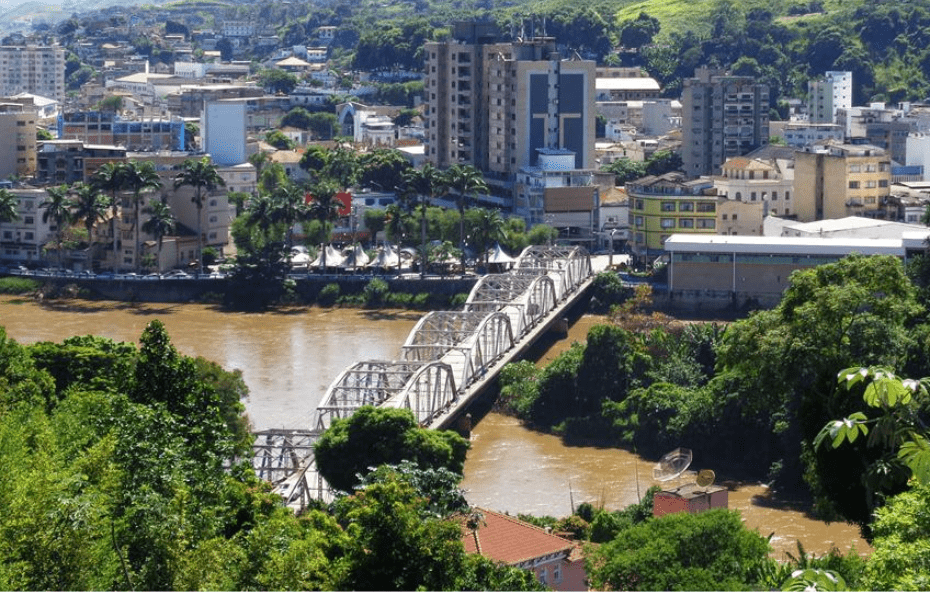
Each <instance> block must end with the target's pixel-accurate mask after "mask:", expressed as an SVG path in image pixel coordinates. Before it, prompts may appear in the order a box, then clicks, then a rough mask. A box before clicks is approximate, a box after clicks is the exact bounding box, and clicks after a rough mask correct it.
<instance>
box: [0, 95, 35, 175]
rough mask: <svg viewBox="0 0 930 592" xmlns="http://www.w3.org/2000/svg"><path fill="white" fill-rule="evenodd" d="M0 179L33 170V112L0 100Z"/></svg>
mask: <svg viewBox="0 0 930 592" xmlns="http://www.w3.org/2000/svg"><path fill="white" fill-rule="evenodd" d="M0 138H3V141H2V142H0V179H5V178H7V177H10V176H12V175H19V176H29V175H32V174H33V173H35V171H36V111H35V109H30V108H27V107H24V106H23V105H22V104H20V103H0Z"/></svg>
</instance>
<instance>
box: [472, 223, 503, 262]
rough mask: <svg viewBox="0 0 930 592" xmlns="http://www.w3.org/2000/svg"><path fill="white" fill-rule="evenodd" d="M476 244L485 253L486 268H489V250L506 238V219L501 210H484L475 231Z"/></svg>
mask: <svg viewBox="0 0 930 592" xmlns="http://www.w3.org/2000/svg"><path fill="white" fill-rule="evenodd" d="M475 234H476V235H477V236H476V237H475V238H476V242H477V243H478V245H479V247H480V248H481V251H482V252H483V253H484V266H485V268H487V266H488V249H490V248H491V246H492V245H493V244H494V243H495V242H497V241H499V240H501V239H502V238H503V237H504V218H503V217H502V216H501V213H500V210H496V209H482V210H481V216H479V218H478V227H477V228H476V229H475Z"/></svg>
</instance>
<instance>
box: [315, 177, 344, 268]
mask: <svg viewBox="0 0 930 592" xmlns="http://www.w3.org/2000/svg"><path fill="white" fill-rule="evenodd" d="M338 192H339V187H338V186H337V185H336V184H335V183H334V182H333V181H330V180H323V181H320V182H319V183H317V184H315V185H314V186H313V188H312V189H311V191H310V194H311V195H312V196H313V199H311V200H310V204H309V206H308V210H307V215H308V217H309V218H310V219H311V220H319V221H320V226H321V227H322V230H323V235H324V236H327V232H328V231H327V229H326V225H327V224H328V223H330V222H332V221H333V220H335V219H336V218H337V217H338V216H339V207H340V205H341V204H340V203H339V201H337V200H336V193H338ZM328 242H329V240H328V239H327V240H324V241H323V248H322V249H321V255H320V257H321V259H320V262H321V264H322V267H323V269H324V271H325V270H326V243H328Z"/></svg>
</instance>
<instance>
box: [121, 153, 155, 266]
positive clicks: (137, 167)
mask: <svg viewBox="0 0 930 592" xmlns="http://www.w3.org/2000/svg"><path fill="white" fill-rule="evenodd" d="M124 175H125V179H124V182H125V187H126V189H128V190H130V191H132V203H133V207H134V208H135V222H133V227H134V230H135V239H136V245H135V248H136V250H135V251H134V252H135V260H136V267H137V268H139V269H141V265H142V247H141V244H140V231H141V227H142V215H141V210H142V192H143V191H149V190H155V189H160V188H161V178H160V177H159V176H158V173H157V172H156V171H155V163H153V162H152V161H148V160H147V161H143V162H138V161H135V160H130V161H129V162H127V163H126V168H125V170H124ZM159 249H161V245H159Z"/></svg>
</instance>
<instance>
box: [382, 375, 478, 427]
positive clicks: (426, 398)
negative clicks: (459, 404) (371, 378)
mask: <svg viewBox="0 0 930 592" xmlns="http://www.w3.org/2000/svg"><path fill="white" fill-rule="evenodd" d="M458 395H459V393H458V391H457V390H456V388H455V377H454V376H453V375H452V367H451V366H449V364H446V363H443V362H438V361H437V362H425V363H423V364H422V366H421V367H420V368H419V369H418V370H417V371H416V372H415V373H414V374H413V375H412V376H411V377H410V379H409V380H408V381H407V384H406V385H405V386H404V388H403V389H401V390H400V391H398V392H397V393H395V394H394V395H393V396H392V397H391V398H390V399H388V400H387V401H385V402H384V403H383V405H382V406H383V407H395V408H398V409H409V410H410V411H412V412H413V415H414V417H415V418H416V420H417V423H419V424H420V425H428V424H429V423H430V422H431V421H432V420H433V418H434V417H436V416H438V415H440V414H441V413H442V412H443V411H445V410H446V409H448V408H449V407H450V406H451V405H452V404H453V403H455V402H456V401H457V400H458Z"/></svg>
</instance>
